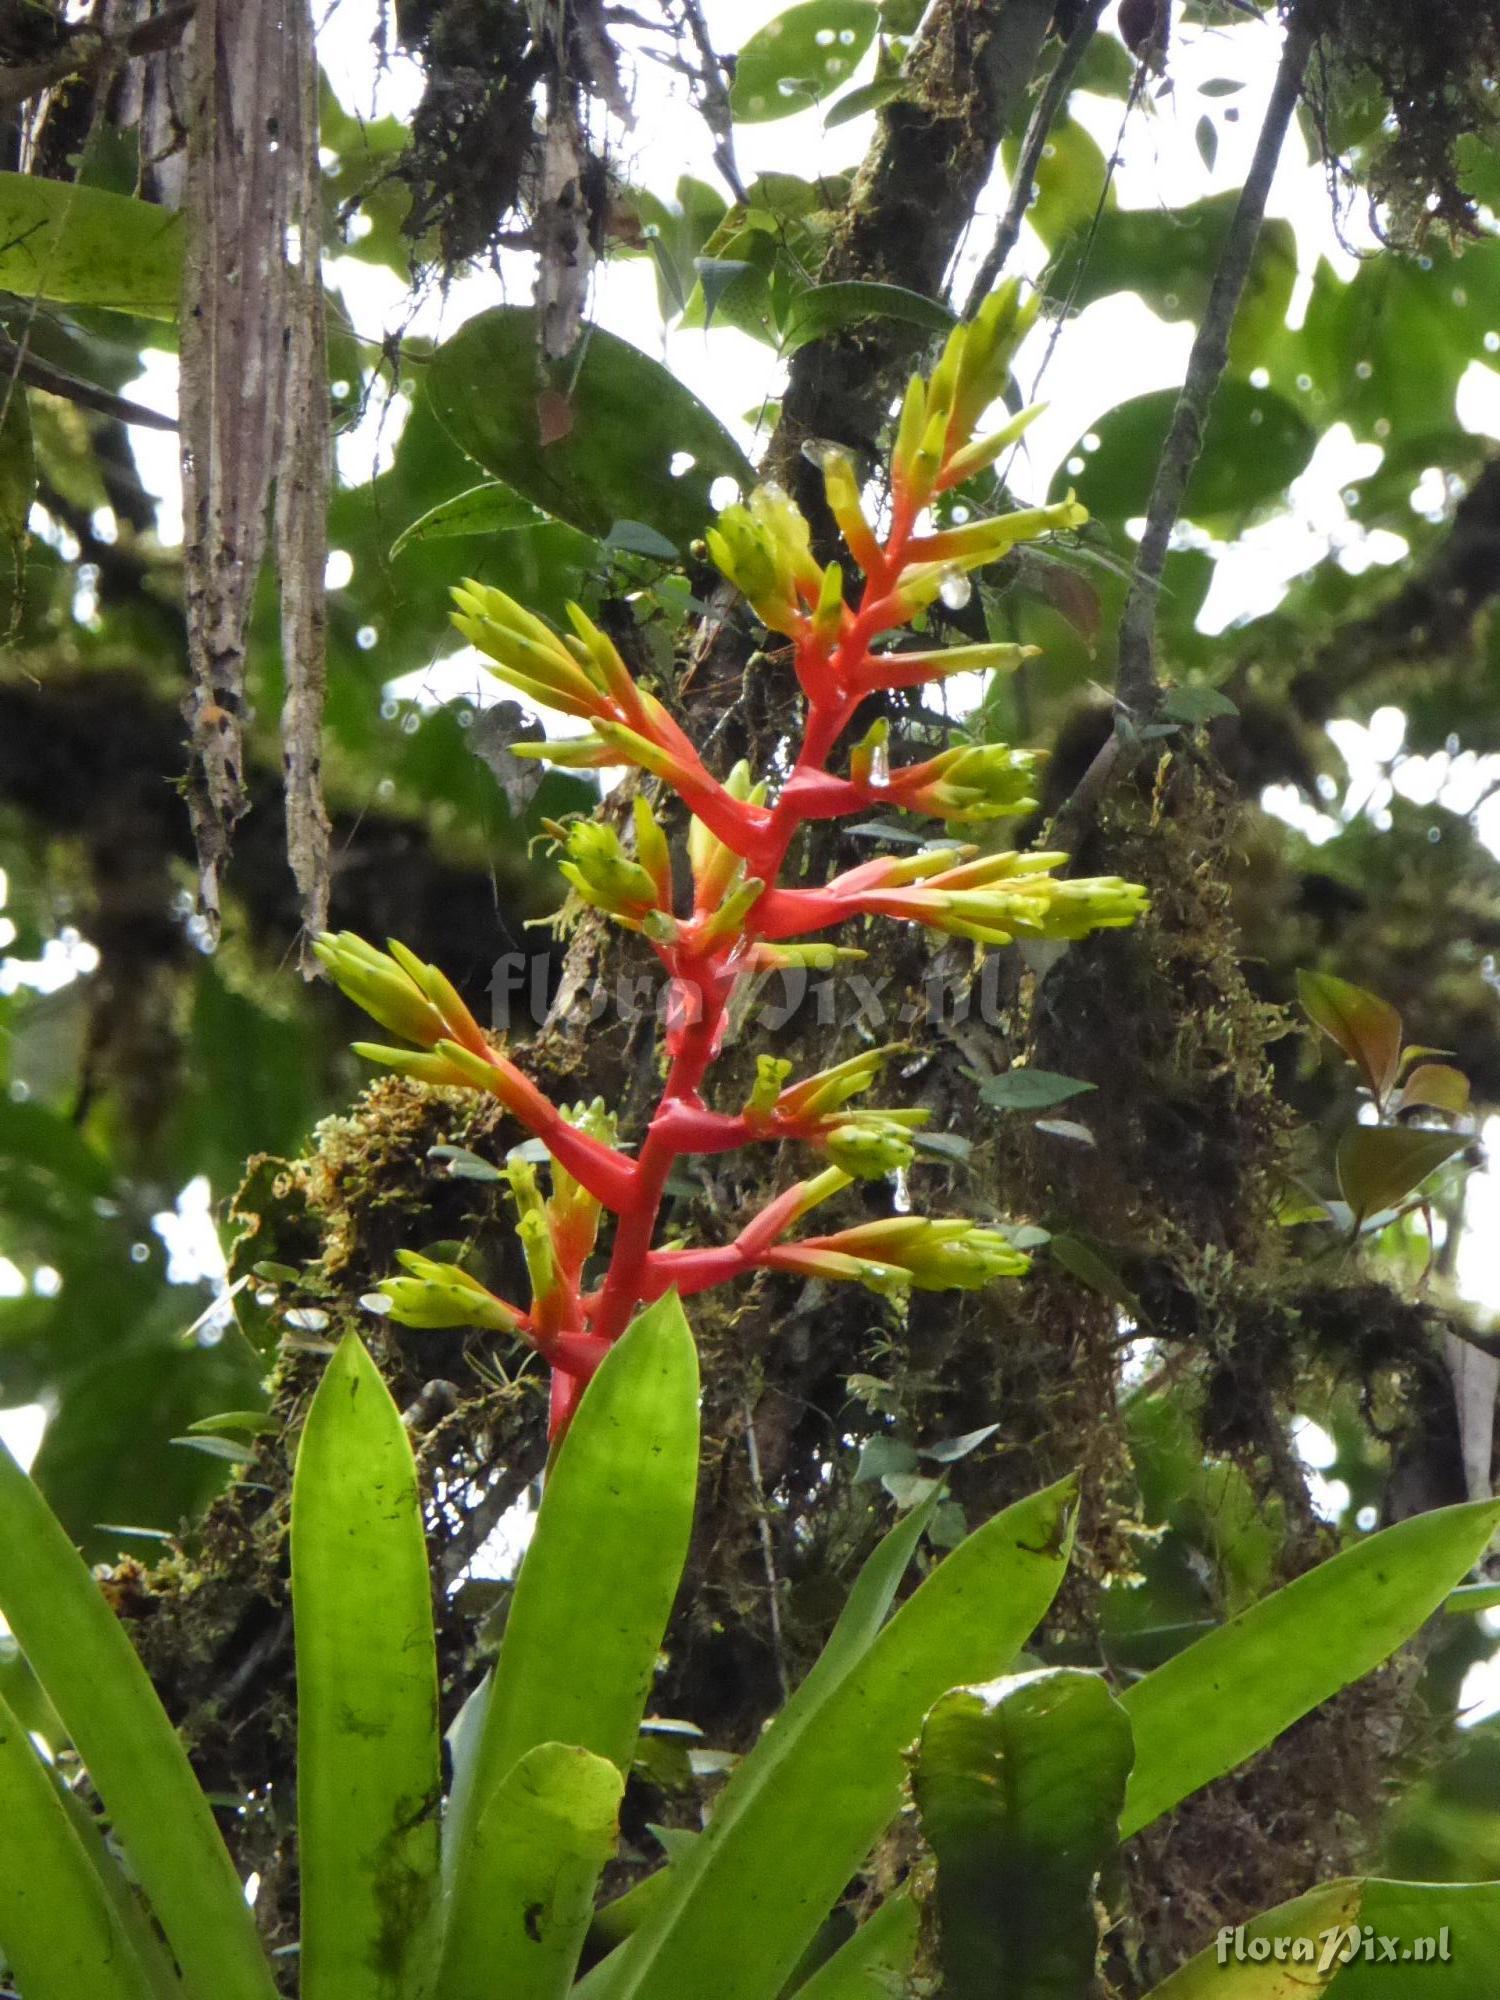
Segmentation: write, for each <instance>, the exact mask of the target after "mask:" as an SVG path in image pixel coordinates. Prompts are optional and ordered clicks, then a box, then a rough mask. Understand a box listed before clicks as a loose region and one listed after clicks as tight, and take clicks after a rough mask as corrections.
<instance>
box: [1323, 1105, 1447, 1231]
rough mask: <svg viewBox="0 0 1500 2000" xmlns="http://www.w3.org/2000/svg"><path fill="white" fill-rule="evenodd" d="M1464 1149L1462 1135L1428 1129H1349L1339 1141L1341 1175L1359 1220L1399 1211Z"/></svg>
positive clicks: (1351, 1205) (1389, 1126)
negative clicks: (1391, 1209) (1425, 1183)
mask: <svg viewBox="0 0 1500 2000" xmlns="http://www.w3.org/2000/svg"><path fill="white" fill-rule="evenodd" d="M1466 1144H1467V1141H1466V1140H1465V1139H1464V1137H1463V1136H1462V1134H1459V1133H1453V1132H1440V1131H1438V1130H1437V1129H1436V1128H1435V1127H1430V1126H1425V1125H1354V1126H1351V1127H1350V1129H1349V1130H1348V1131H1347V1132H1346V1133H1345V1134H1344V1136H1343V1138H1342V1139H1341V1140H1340V1141H1339V1150H1338V1175H1339V1187H1340V1189H1341V1190H1342V1192H1343V1196H1344V1199H1345V1201H1347V1202H1348V1204H1349V1206H1350V1208H1351V1209H1353V1211H1354V1216H1355V1220H1356V1221H1358V1222H1364V1221H1366V1220H1367V1219H1368V1218H1369V1217H1370V1216H1372V1215H1380V1214H1382V1213H1383V1212H1384V1211H1385V1210H1386V1209H1388V1208H1397V1207H1399V1206H1400V1204H1401V1203H1402V1202H1403V1201H1404V1200H1405V1199H1406V1197H1407V1195H1409V1194H1411V1193H1412V1192H1413V1191H1414V1190H1415V1189H1417V1188H1419V1187H1420V1186H1421V1185H1422V1183H1423V1181H1425V1180H1426V1178H1427V1176H1428V1175H1429V1174H1431V1173H1435V1172H1436V1171H1437V1169H1438V1168H1439V1167H1440V1166H1442V1164H1443V1162H1444V1161H1445V1160H1451V1159H1452V1157H1453V1155H1454V1154H1455V1153H1460V1152H1462V1151H1463V1149H1464V1146H1465V1145H1466Z"/></svg>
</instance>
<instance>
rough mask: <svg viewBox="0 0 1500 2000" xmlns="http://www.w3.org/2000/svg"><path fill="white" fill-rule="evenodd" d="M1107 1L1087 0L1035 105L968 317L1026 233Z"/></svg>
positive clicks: (976, 279)
mask: <svg viewBox="0 0 1500 2000" xmlns="http://www.w3.org/2000/svg"><path fill="white" fill-rule="evenodd" d="M1104 6H1105V0H1088V5H1087V6H1086V7H1085V8H1084V11H1083V13H1082V14H1081V15H1080V16H1079V18H1078V21H1077V23H1076V24H1075V26H1074V29H1073V32H1072V33H1071V34H1070V35H1069V37H1068V39H1067V41H1066V42H1065V43H1064V44H1063V47H1062V50H1061V52H1060V53H1059V55H1058V58H1057V61H1056V62H1055V63H1054V64H1053V65H1052V74H1051V75H1050V76H1049V77H1048V78H1047V87H1046V89H1045V90H1044V91H1043V92H1042V94H1041V96H1040V98H1039V99H1038V100H1037V106H1036V109H1035V110H1034V111H1033V112H1032V114H1031V122H1030V123H1029V124H1028V125H1027V127H1026V136H1025V138H1024V139H1023V140H1022V141H1021V154H1020V158H1019V159H1018V160H1017V161H1016V171H1015V175H1014V178H1013V179H1012V181H1011V189H1010V197H1009V199H1008V201H1007V202H1006V204H1005V213H1004V215H1003V216H1002V217H1001V218H1000V226H999V228H998V229H997V230H996V231H995V240H994V242H993V243H991V245H990V247H989V249H988V250H987V251H986V252H985V255H984V261H983V263H981V265H980V266H979V269H978V271H977V272H976V273H975V275H974V282H973V284H972V285H971V286H970V287H969V296H968V299H967V300H966V302H965V304H964V315H963V316H964V318H965V319H972V318H973V317H974V315H975V313H977V312H978V310H979V308H980V307H981V306H982V305H983V304H984V302H985V300H986V299H987V298H988V297H989V295H990V293H991V292H992V291H993V290H994V288H995V280H996V279H997V278H998V277H999V276H1000V273H1001V272H1002V271H1003V270H1004V269H1005V266H1006V264H1007V263H1008V262H1009V261H1010V254H1011V252H1012V251H1013V250H1014V249H1015V247H1016V243H1017V240H1018V239H1019V237H1020V234H1021V224H1022V223H1023V222H1024V221H1025V219H1026V210H1027V208H1028V206H1029V205H1030V201H1031V187H1032V183H1033V181H1035V179H1036V174H1037V168H1038V167H1039V166H1040V165H1041V162H1042V154H1043V152H1044V151H1045V149H1046V145H1047V137H1048V134H1049V133H1050V132H1051V130H1052V127H1053V126H1054V125H1055V124H1056V123H1057V114H1058V113H1059V112H1060V111H1061V110H1062V108H1063V105H1064V103H1065V102H1066V101H1067V95H1068V91H1069V89H1070V87H1071V86H1072V82H1073V77H1074V74H1075V72H1076V71H1077V68H1078V65H1079V63H1081V62H1082V60H1083V53H1084V50H1085V49H1086V48H1087V47H1088V45H1089V43H1090V42H1091V41H1092V40H1093V39H1094V36H1095V34H1096V32H1097V31H1098V27H1099V16H1100V15H1101V14H1102V13H1103V12H1104Z"/></svg>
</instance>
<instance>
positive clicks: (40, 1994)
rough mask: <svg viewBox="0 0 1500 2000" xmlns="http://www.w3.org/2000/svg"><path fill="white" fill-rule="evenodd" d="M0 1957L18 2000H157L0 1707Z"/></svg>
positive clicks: (54, 1794) (43, 1776)
mask: <svg viewBox="0 0 1500 2000" xmlns="http://www.w3.org/2000/svg"><path fill="white" fill-rule="evenodd" d="M0 1958H3V1959H4V1960H5V1962H6V1964H7V1965H8V1966H9V1967H10V1970H11V1973H12V1975H13V1977H14V1978H15V1980H16V1983H17V1985H18V1986H19V1987H20V1990H21V1991H22V1992H23V1993H24V1994H25V1995H26V2000H83V1996H84V1995H87V1996H88V2000H161V1996H160V1994H159V1992H158V1991H157V1989H155V1988H154V1987H153V1986H152V1983H151V1981H150V1979H149V1978H148V1977H147V1975H146V1972H145V1969H144V1967H143V1966H142V1964H141V1962H140V1960H139V1959H138V1958H137V1957H136V1955H135V1952H134V1951H133V1949H132V1948H131V1945H130V1942H129V1939H128V1936H127V1934H126V1927H125V1925H124V1923H123V1922H122V1920H121V1917H120V1913H119V1911H118V1910H117V1909H116V1908H115V1905H114V1902H113V1899H112V1898H111V1897H110V1895H109V1894H108V1892H107V1890H106V1889H105V1886H104V1883H103V1881H102V1880H101V1879H100V1876H99V1874H98V1872H97V1871H96V1869H95V1867H94V1864H93V1862H92V1861H91V1860H90V1858H89V1856H88V1853H87V1852H86V1850H85V1848H84V1845H83V1842H82V1841H81V1840H80V1839H79V1837H78V1832H77V1829H76V1828H75V1827H74V1826H73V1824H72V1822H71V1820H70V1819H69V1816H68V1810H67V1807H66V1805H65V1804H64V1803H63V1800H62V1798H61V1796H60V1795H59V1793H58V1789H57V1786H56V1784H55V1782H54V1780H53V1778H52V1775H51V1773H50V1772H49V1771H48V1770H47V1769H46V1768H45V1766H44V1765H43V1764H42V1761H41V1759H40V1758H39V1757H38V1756H37V1754H36V1751H35V1750H34V1749H33V1748H32V1744H31V1739H30V1738H29V1737H28V1736H27V1734H26V1731H25V1729H24V1728H23V1727H22V1725H21V1723H20V1722H19V1721H18V1720H17V1719H16V1716H15V1714H14V1712H13V1711H12V1710H11V1709H10V1708H9V1707H8V1706H7V1705H6V1703H5V1702H3V1701H0Z"/></svg>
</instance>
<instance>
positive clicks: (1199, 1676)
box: [1120, 1501, 1500, 1838]
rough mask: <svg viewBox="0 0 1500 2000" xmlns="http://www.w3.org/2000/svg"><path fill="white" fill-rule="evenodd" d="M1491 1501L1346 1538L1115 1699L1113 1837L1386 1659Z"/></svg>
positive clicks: (1457, 1574) (1428, 1605) (1452, 1572)
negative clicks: (1125, 1755)
mask: <svg viewBox="0 0 1500 2000" xmlns="http://www.w3.org/2000/svg"><path fill="white" fill-rule="evenodd" d="M1497 1524H1500V1503H1496V1502H1494V1501H1485V1502H1483V1503H1482V1504H1477V1505H1472V1506H1466V1507H1440V1508H1438V1509H1436V1510H1435V1511H1434V1512H1432V1513H1430V1514H1418V1515H1415V1516H1414V1517H1413V1518H1412V1519H1411V1520H1409V1521H1401V1522H1399V1523H1398V1524H1397V1525H1396V1526H1395V1527H1394V1528H1387V1529H1385V1530H1384V1532H1383V1533H1381V1534H1378V1535H1371V1536H1369V1537H1368V1538H1367V1539H1365V1540H1363V1541H1360V1542H1356V1543H1355V1545H1354V1546H1353V1547H1352V1548H1349V1549H1345V1550H1344V1551H1343V1553H1342V1554H1340V1555H1337V1556H1334V1557H1333V1558H1332V1559H1331V1560H1330V1561H1328V1562H1325V1563H1320V1564H1319V1566H1318V1567H1317V1568H1316V1569H1314V1570H1309V1571H1308V1573H1307V1574H1306V1575H1305V1576H1299V1577H1298V1578H1296V1580H1295V1581H1294V1582H1292V1583H1289V1584H1286V1585H1285V1586H1284V1587H1283V1588H1282V1589H1280V1590H1277V1591H1273V1592H1272V1594H1271V1595H1270V1596H1269V1597H1266V1598H1263V1599H1262V1600H1261V1602H1260V1603H1259V1604H1255V1605H1252V1606H1251V1607H1250V1608H1249V1610H1247V1611H1242V1612H1240V1613H1239V1615H1238V1616H1237V1617H1235V1618H1231V1619H1230V1621H1229V1622H1228V1624H1227V1625H1221V1626H1219V1627H1218V1628H1217V1630H1215V1631H1213V1632H1210V1633H1208V1634H1207V1635H1206V1636H1205V1637H1204V1638H1202V1639H1200V1640H1198V1642H1197V1643H1196V1644H1195V1645H1192V1646H1189V1647H1187V1648H1186V1650H1185V1651H1183V1652H1181V1653H1178V1654H1176V1655H1174V1657H1173V1658H1172V1659H1170V1660H1168V1661H1167V1663H1166V1664H1165V1666H1160V1667H1158V1668H1157V1669H1156V1670H1155V1672H1154V1673H1150V1674H1147V1675H1146V1676H1145V1677H1144V1679H1142V1680H1139V1681H1137V1682H1136V1683H1135V1685H1134V1686H1133V1687H1131V1688H1128V1689H1127V1690H1126V1691H1125V1693H1124V1694H1123V1695H1122V1696H1121V1697H1120V1699H1121V1702H1122V1705H1123V1706H1124V1708H1125V1711H1126V1713H1127V1714H1128V1715H1129V1717H1130V1723H1131V1728H1132V1729H1133V1731H1134V1733H1135V1769H1134V1771H1133V1772H1132V1773H1131V1778H1130V1787H1129V1790H1128V1792H1127V1794H1126V1799H1125V1810H1124V1813H1123V1815H1122V1818H1121V1826H1120V1832H1121V1836H1122V1838H1128V1837H1129V1835H1131V1834H1132V1833H1138V1832H1139V1831H1140V1829H1141V1828H1142V1827H1143V1826H1149V1825H1150V1824H1151V1822H1152V1820H1154V1819H1157V1818H1159V1817H1160V1816H1161V1814H1162V1813H1164V1812H1168V1811H1170V1810H1171V1808H1172V1807H1173V1806H1175V1805H1177V1804H1178V1803H1179V1801H1180V1800H1182V1799H1185V1798H1187V1796H1188V1795H1189V1793H1191V1792H1196V1791H1197V1790H1198V1788H1199V1787H1200V1786H1201V1785H1206V1784H1209V1783H1210V1782H1211V1781H1212V1780H1213V1779H1215V1778H1218V1777H1222V1776H1223V1774H1224V1773H1225V1772H1226V1771H1232V1770H1233V1769H1234V1767H1235V1765H1237V1764H1242V1763H1243V1762H1244V1761H1245V1759H1246V1758H1247V1757H1253V1756H1254V1755H1255V1753H1256V1751H1257V1750H1263V1749H1264V1748H1265V1746H1266V1745H1267V1744H1268V1743H1270V1742H1272V1741H1274V1739H1275V1738H1276V1737H1278V1736H1279V1735H1280V1734H1281V1732H1282V1731H1283V1730H1284V1729H1289V1728H1290V1727H1291V1725H1292V1724H1293V1723H1294V1722H1296V1721H1298V1720H1299V1719H1300V1718H1301V1717H1302V1716H1304V1715H1306V1714H1307V1712H1308V1710H1309V1709H1313V1708H1316V1707H1317V1705H1318V1703H1319V1702H1322V1701H1327V1700H1328V1698H1329V1696H1330V1695H1335V1694H1337V1693H1338V1691H1339V1689H1340V1688H1342V1687H1347V1686H1348V1684H1349V1683H1350V1681H1355V1680H1358V1679H1359V1678H1360V1676H1361V1675H1362V1674H1367V1673H1368V1672H1369V1671H1370V1669H1371V1668H1372V1667H1377V1666H1379V1664H1380V1662H1381V1661H1382V1660H1385V1659H1388V1658H1389V1657H1390V1655H1391V1654H1392V1653H1394V1652H1395V1650H1396V1648H1397V1647H1398V1646H1400V1645H1402V1644H1403V1643H1404V1642H1405V1641H1406V1640H1407V1639H1409V1638H1410V1637H1411V1635H1412V1633H1413V1632H1415V1631H1416V1630H1417V1628H1418V1626H1419V1625H1421V1624H1422V1622H1423V1620H1424V1619H1426V1618H1428V1617H1429V1616H1430V1615H1431V1614H1432V1613H1433V1612H1434V1611H1435V1610H1437V1608H1438V1606H1439V1605H1440V1604H1441V1603H1442V1602H1443V1600H1444V1598H1445V1597H1446V1596H1447V1595H1448V1593H1449V1591H1450V1590H1451V1589H1452V1588H1453V1586H1454V1585H1455V1584H1456V1583H1459V1582H1461V1581H1462V1579H1463V1578H1464V1577H1465V1576H1466V1575H1467V1574H1468V1572H1469V1570H1470V1568H1471V1567H1472V1566H1473V1564H1474V1563H1475V1562H1476V1561H1477V1560H1478V1559H1479V1557H1480V1556H1481V1555H1482V1554H1483V1553H1484V1551H1485V1549H1486V1548H1487V1546H1488V1545H1489V1540H1490V1537H1491V1535H1492V1534H1493V1533H1494V1531H1495V1528H1496V1526H1497Z"/></svg>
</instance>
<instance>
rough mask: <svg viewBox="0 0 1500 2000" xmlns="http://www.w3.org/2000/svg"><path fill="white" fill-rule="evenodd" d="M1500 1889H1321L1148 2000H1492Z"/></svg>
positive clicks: (1472, 1885)
mask: <svg viewBox="0 0 1500 2000" xmlns="http://www.w3.org/2000/svg"><path fill="white" fill-rule="evenodd" d="M1497 1959H1500V1882H1386V1881H1381V1880H1379V1879H1377V1878H1370V1879H1367V1880H1360V1879H1344V1880H1340V1881H1336V1882H1324V1883H1321V1884H1320V1885H1319V1886H1318V1887H1317V1888H1316V1889H1312V1890H1309V1891H1308V1893H1307V1894H1306V1895H1305V1896H1298V1897H1297V1898H1296V1900H1295V1901H1294V1902H1290V1903H1281V1904H1279V1905H1278V1906H1277V1907H1276V1908H1275V1909H1274V1910H1266V1911H1265V1912H1263V1913H1262V1914H1261V1915H1260V1916H1258V1917H1252V1918H1251V1919H1250V1920H1249V1922H1248V1923H1245V1924H1240V1925H1235V1926H1226V1927H1225V1929H1223V1930H1221V1931H1220V1932H1219V1934H1218V1936H1217V1937H1216V1938H1215V1939H1214V1941H1213V1943H1212V1944H1210V1945H1209V1946H1208V1947H1207V1949H1206V1950H1204V1951H1201V1952H1199V1953H1198V1955H1197V1957H1196V1958H1192V1959H1189V1961H1188V1963H1187V1964H1186V1965H1184V1966H1182V1967H1181V1968H1180V1969H1179V1970H1178V1971H1176V1972H1174V1973H1173V1974H1172V1976H1171V1978H1170V1979H1165V1980H1163V1981H1162V1983H1161V1984H1160V1985H1159V1986H1155V1987H1153V1988H1152V1990H1151V1992H1150V1993H1149V1994H1148V1996H1147V2000H1318V1995H1319V1994H1321V1993H1327V1994H1328V1995H1329V1996H1330V2000H1412V1996H1414V1995H1416V1994H1421V1995H1424V1996H1426V2000H1492V1995H1493V1994H1494V1991H1495V1964H1496V1960H1497Z"/></svg>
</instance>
